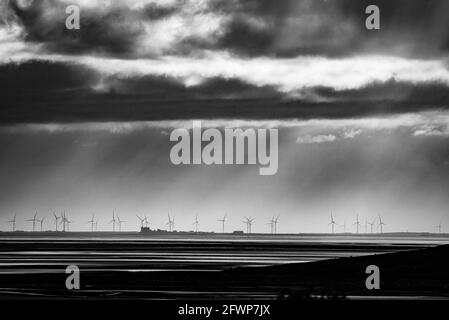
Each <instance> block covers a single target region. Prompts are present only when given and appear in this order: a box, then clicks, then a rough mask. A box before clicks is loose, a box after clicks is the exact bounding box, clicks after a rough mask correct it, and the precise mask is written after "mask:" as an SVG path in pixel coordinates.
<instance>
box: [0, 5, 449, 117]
mask: <svg viewBox="0 0 449 320" xmlns="http://www.w3.org/2000/svg"><path fill="white" fill-rule="evenodd" d="M73 3H74V4H78V5H79V6H80V7H81V14H82V21H81V30H79V31H76V32H73V31H68V30H66V29H65V28H64V19H65V17H66V14H65V12H64V11H65V7H66V6H67V5H68V4H73ZM368 4H371V2H368V1H364V0H363V1H350V0H337V1H310V0H301V1H293V0H283V1H276V2H274V1H268V0H257V1H256V0H246V1H243V0H232V1H225V0H210V1H197V0H196V1H195V0H187V1H175V0H170V1H162V0H128V1H125V0H117V1H104V0H94V1H86V0H74V1H66V0H44V1H33V0H8V1H2V2H1V3H0V9H1V10H0V86H1V88H2V90H1V91H0V97H1V98H2V104H3V108H2V109H1V110H0V121H1V122H2V123H11V122H58V121H61V122H70V121H89V120H94V121H100V120H104V121H116V120H124V121H131V120H161V119H183V118H192V117H196V118H211V117H224V118H289V117H291V118H305V119H308V118H314V117H319V118H345V117H351V116H353V117H358V116H366V115H373V114H382V113H402V112H412V111H422V110H429V109H445V108H447V107H448V106H449V94H448V87H449V67H448V66H449V63H448V50H449V31H448V30H449V22H448V21H449V19H447V15H446V13H447V12H449V4H448V2H447V1H440V0H432V1H404V0H397V1H386V0H382V1H377V2H376V4H378V5H379V6H380V8H381V26H382V28H381V30H380V31H374V32H373V31H367V30H366V29H365V28H364V18H365V14H364V9H365V7H366V6H367V5H368Z"/></svg>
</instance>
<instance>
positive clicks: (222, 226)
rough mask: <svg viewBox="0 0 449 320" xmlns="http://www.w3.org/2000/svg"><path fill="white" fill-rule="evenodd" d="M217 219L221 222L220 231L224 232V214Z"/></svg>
mask: <svg viewBox="0 0 449 320" xmlns="http://www.w3.org/2000/svg"><path fill="white" fill-rule="evenodd" d="M217 221H220V222H221V232H222V233H224V227H225V221H226V214H225V215H224V216H223V219H218V220H217Z"/></svg>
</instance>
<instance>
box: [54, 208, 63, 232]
mask: <svg viewBox="0 0 449 320" xmlns="http://www.w3.org/2000/svg"><path fill="white" fill-rule="evenodd" d="M53 216H54V217H55V228H56V231H58V220H59V219H61V217H58V216H57V215H56V213H54V212H53Z"/></svg>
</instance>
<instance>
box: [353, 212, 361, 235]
mask: <svg viewBox="0 0 449 320" xmlns="http://www.w3.org/2000/svg"><path fill="white" fill-rule="evenodd" d="M353 225H354V226H356V230H357V233H359V227H360V221H359V215H357V218H356V220H355V222H354V224H353Z"/></svg>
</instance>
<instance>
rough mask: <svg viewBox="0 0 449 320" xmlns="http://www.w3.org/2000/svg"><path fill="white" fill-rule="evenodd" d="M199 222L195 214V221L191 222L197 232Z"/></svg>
mask: <svg viewBox="0 0 449 320" xmlns="http://www.w3.org/2000/svg"><path fill="white" fill-rule="evenodd" d="M199 224H200V223H199V222H198V215H196V216H195V222H194V223H193V225H195V232H198V225H199Z"/></svg>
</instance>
